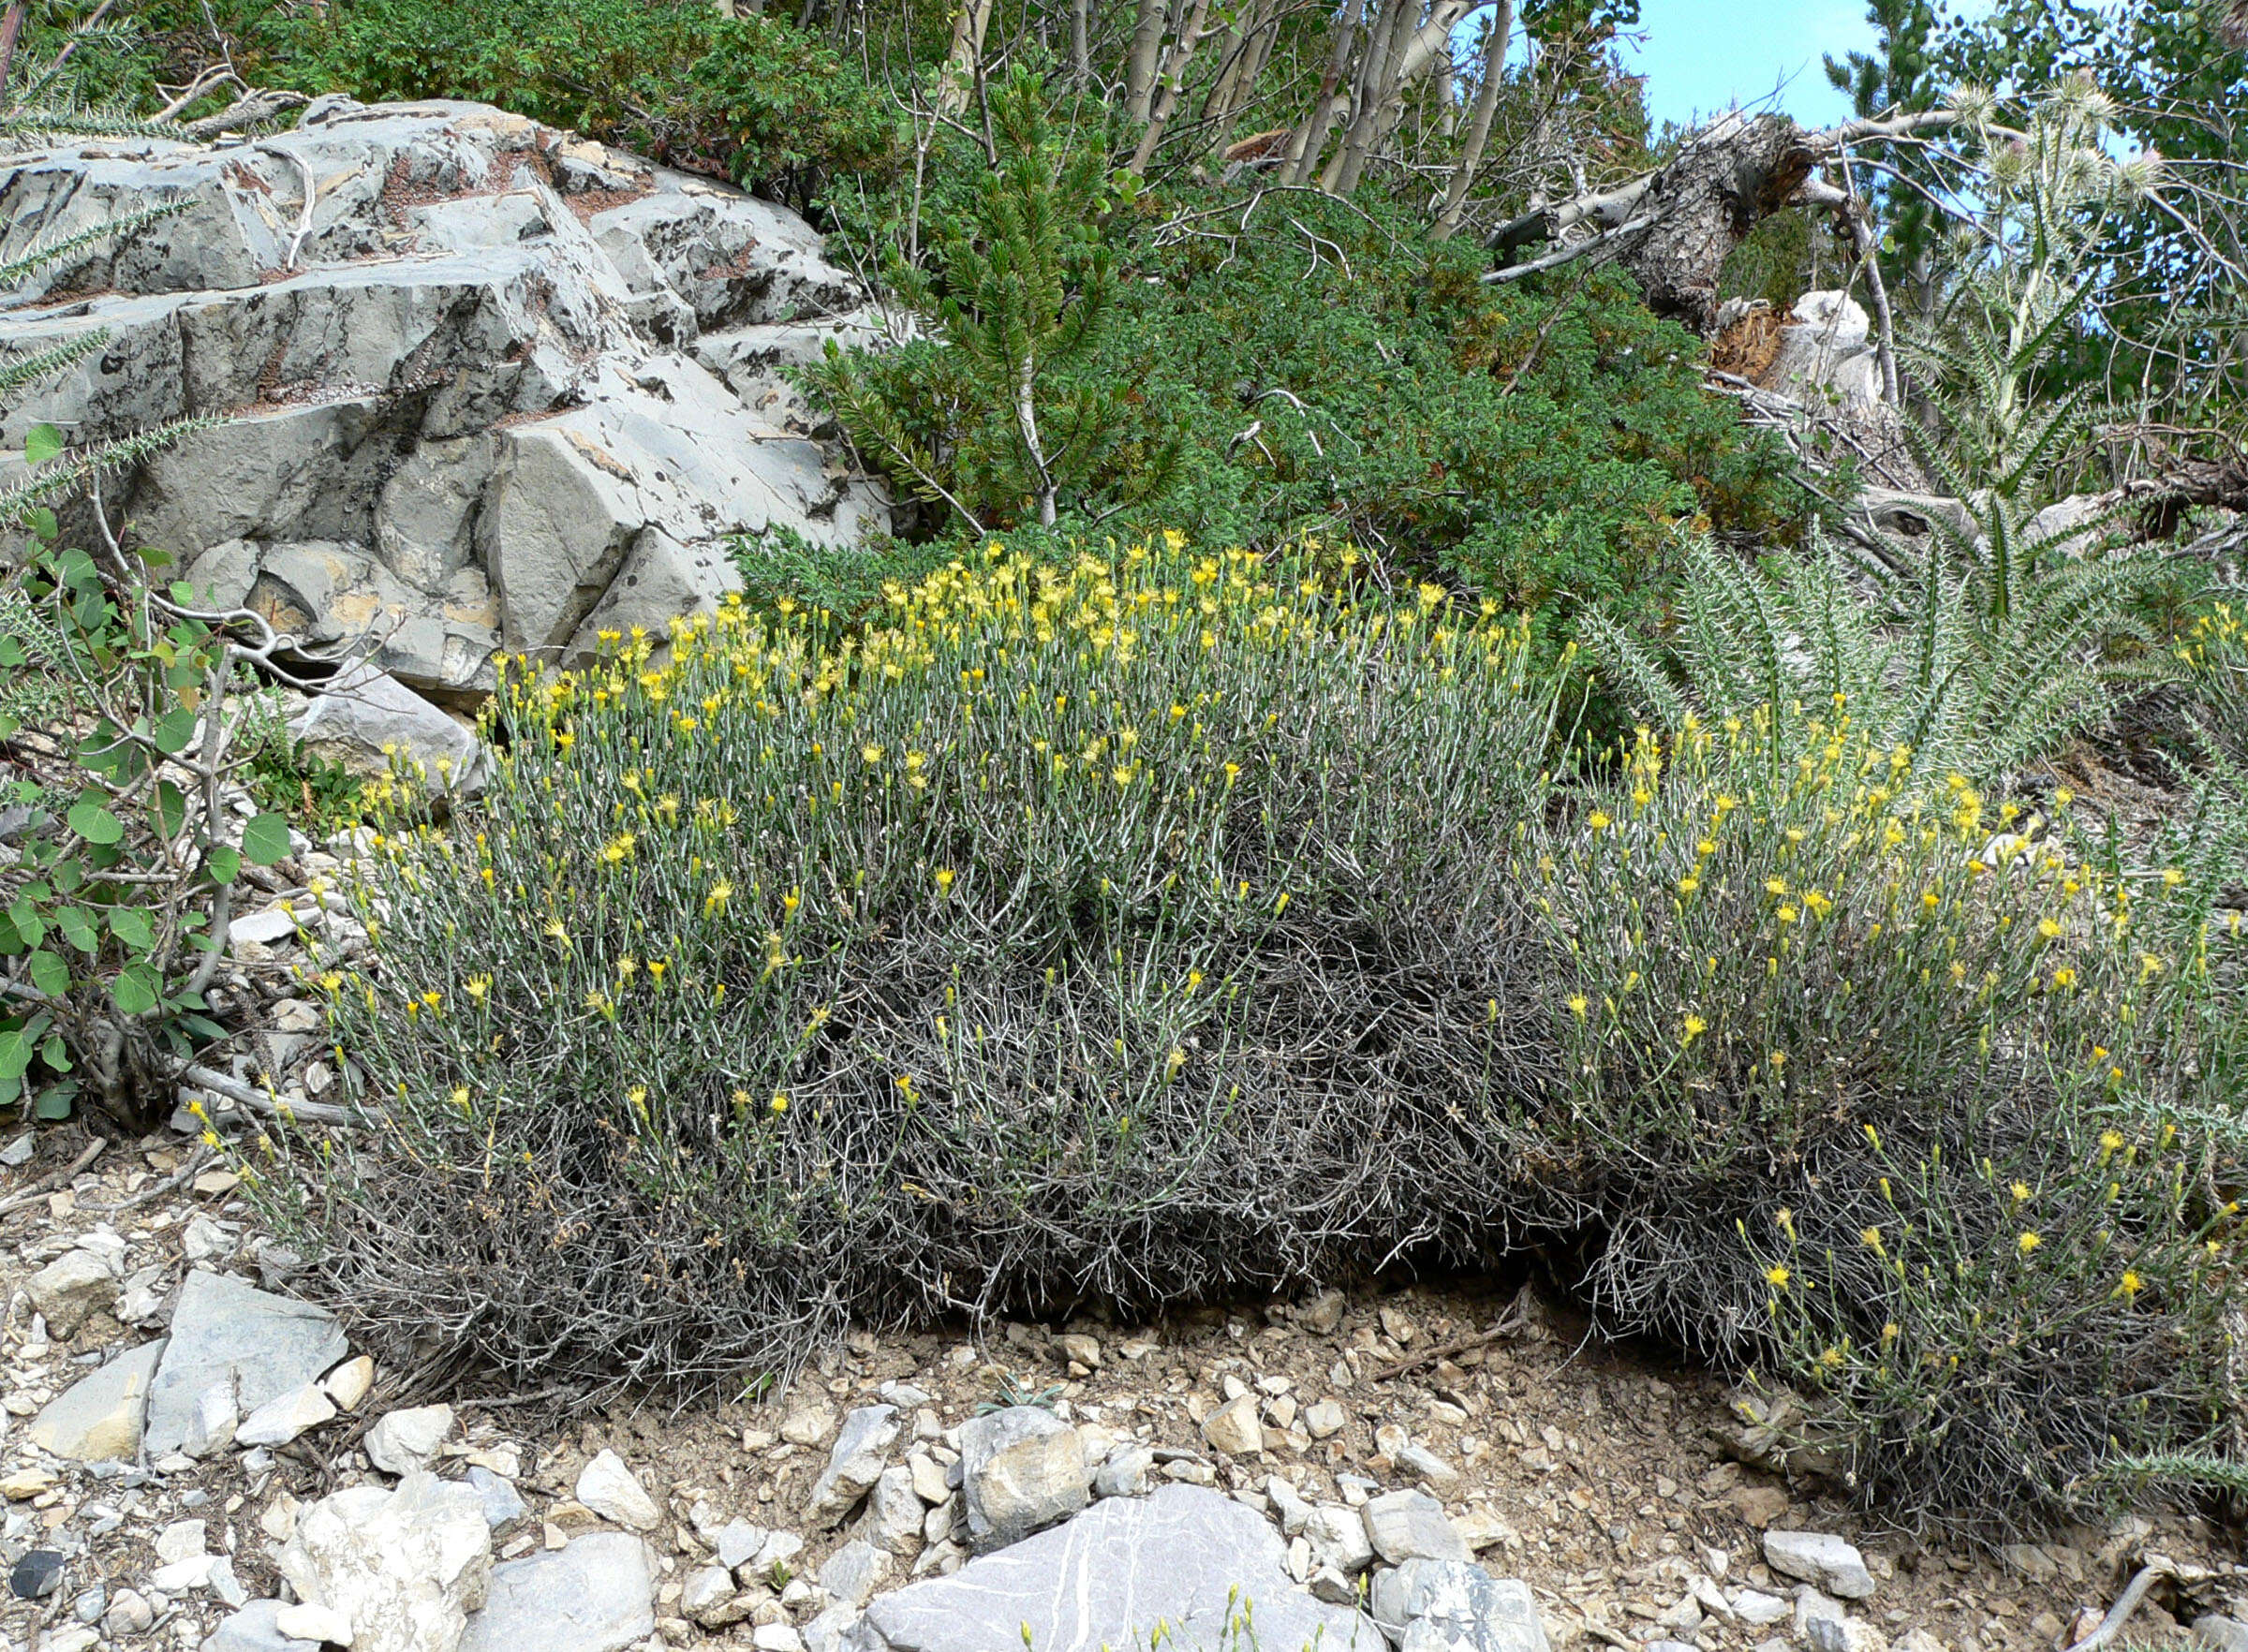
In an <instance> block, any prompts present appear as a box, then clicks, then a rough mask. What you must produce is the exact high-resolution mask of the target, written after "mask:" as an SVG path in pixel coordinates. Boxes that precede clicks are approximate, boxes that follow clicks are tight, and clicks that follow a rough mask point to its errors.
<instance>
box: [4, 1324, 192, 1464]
mask: <svg viewBox="0 0 2248 1652" xmlns="http://www.w3.org/2000/svg"><path fill="white" fill-rule="evenodd" d="M163 1357H164V1342H163V1339H162V1338H160V1337H159V1338H158V1339H157V1340H156V1341H155V1342H144V1343H142V1344H141V1345H140V1347H139V1348H135V1349H128V1350H126V1351H125V1352H124V1353H121V1354H119V1355H118V1356H117V1357H116V1358H115V1359H113V1360H111V1362H110V1363H109V1364H106V1365H104V1366H102V1367H101V1369H99V1370H98V1371H96V1372H95V1373H94V1374H93V1375H92V1376H90V1377H81V1378H80V1379H78V1380H77V1381H76V1382H74V1383H72V1384H71V1385H70V1386H69V1387H68V1388H67V1389H65V1390H64V1391H63V1392H62V1393H61V1394H58V1395H57V1396H56V1397H54V1398H53V1399H52V1400H49V1401H48V1402H47V1407H46V1409H44V1410H42V1411H40V1413H39V1414H38V1415H37V1417H35V1418H33V1419H32V1423H31V1429H30V1438H31V1442H32V1444H34V1445H36V1446H37V1447H38V1448H39V1449H40V1450H41V1451H43V1452H46V1453H50V1454H51V1455H53V1456H57V1457H67V1458H69V1459H70V1460H71V1461H73V1462H78V1463H105V1462H120V1463H129V1462H132V1461H134V1460H135V1459H136V1458H137V1457H139V1455H140V1434H141V1423H142V1420H143V1418H144V1417H145V1416H146V1414H147V1411H148V1391H149V1387H150V1384H151V1383H153V1382H154V1381H155V1374H156V1362H157V1361H158V1360H160V1359H162V1358H163Z"/></svg>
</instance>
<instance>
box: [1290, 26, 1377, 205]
mask: <svg viewBox="0 0 2248 1652" xmlns="http://www.w3.org/2000/svg"><path fill="white" fill-rule="evenodd" d="M1365 10H1366V0H1349V5H1348V6H1347V7H1345V8H1344V10H1343V14H1342V22H1339V23H1338V24H1336V26H1335V51H1334V53H1333V55H1331V56H1330V57H1329V58H1328V59H1327V72H1326V73H1325V75H1324V76H1323V77H1321V79H1320V82H1319V96H1317V97H1314V98H1313V99H1312V100H1311V108H1310V109H1309V111H1308V112H1307V113H1306V114H1305V115H1304V124H1303V125H1300V126H1298V127H1297V128H1296V129H1295V136H1294V137H1293V138H1291V139H1290V140H1288V164H1287V166H1286V167H1285V168H1283V169H1282V170H1281V173H1280V182H1281V183H1282V184H1301V183H1302V182H1303V181H1304V180H1305V179H1306V178H1308V177H1309V176H1310V174H1311V169H1312V168H1313V167H1315V166H1317V165H1318V164H1319V152H1320V149H1321V147H1322V146H1323V145H1324V144H1325V142H1326V140H1327V131H1328V128H1329V127H1331V126H1333V125H1334V124H1335V114H1336V108H1335V100H1336V98H1337V97H1338V96H1339V92H1338V88H1339V87H1340V86H1341V84H1342V71H1343V70H1344V69H1346V68H1348V67H1349V66H1350V63H1351V44H1352V41H1353V38H1354V37H1356V35H1357V33H1358V22H1359V19H1360V18H1361V17H1362V16H1363V15H1364V13H1365Z"/></svg>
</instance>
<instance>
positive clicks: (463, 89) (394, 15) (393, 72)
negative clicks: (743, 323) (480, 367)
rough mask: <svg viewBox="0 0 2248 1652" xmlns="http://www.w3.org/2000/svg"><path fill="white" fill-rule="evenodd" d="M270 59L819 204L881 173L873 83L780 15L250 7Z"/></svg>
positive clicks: (293, 72)
mask: <svg viewBox="0 0 2248 1652" xmlns="http://www.w3.org/2000/svg"><path fill="white" fill-rule="evenodd" d="M238 15H239V16H240V21H241V23H242V26H243V29H244V34H245V36H246V37H247V39H248V41H249V42H250V45H251V49H252V51H253V52H254V53H255V54H256V55H257V57H259V59H261V60H262V64H263V67H264V72H266V73H267V74H269V75H271V76H272V77H274V79H275V80H277V81H281V82H283V83H286V84H288V85H292V86H296V87H300V88H302V89H303V90H304V91H307V92H329V91H342V92H348V93H350V94H351V95H352V96H356V97H360V98H362V99H365V100H367V101H370V102H371V101H374V100H376V99H378V98H390V97H407V98H411V97H466V98H474V99H478V100H480V101H482V102H488V103H496V104H499V105H500V106H502V107H503V108H507V109H511V110H514V111H517V112H519V113H522V114H526V115H529V116H531V117H532V118H533V119H535V120H540V121H545V122H548V123H549V124H551V125H557V126H568V127H572V128H575V129H576V130H579V131H583V132H586V133H589V134H591V135H593V136H595V137H598V138H601V139H605V140H609V141H611V142H614V143H617V144H619V145H622V146H623V147H625V148H628V149H633V150H637V151H640V152H642V153H643V154H647V155H653V156H654V157H656V158H657V159H658V160H661V161H664V162H666V163H667V164H669V165H672V166H675V167H681V168H685V169H687V170H696V171H706V172H713V173H717V174H720V175H723V176H727V177H731V178H732V179H734V180H735V181H737V182H739V183H741V184H747V185H749V186H752V187H755V188H760V189H763V190H767V191H770V192H772V193H775V194H777V195H779V196H781V197H782V198H784V199H790V200H792V201H795V202H797V203H799V204H808V202H809V201H810V199H812V197H813V196H815V195H816V194H817V193H818V192H819V190H820V188H821V184H822V183H823V182H824V180H825V179H826V178H827V176H828V175H830V174H831V173H833V172H836V171H839V170H850V171H854V172H860V173H864V174H867V175H870V176H875V177H879V176H880V173H881V171H882V170H883V168H884V167H885V166H886V165H887V164H888V162H889V159H890V150H891V144H892V132H891V129H890V124H889V122H888V121H887V120H886V119H885V118H884V117H883V116H882V115H881V113H880V111H879V109H878V107H877V106H876V104H875V102H874V99H873V96H872V95H871V94H870V93H869V91H868V90H867V88H866V86H865V82H864V81H861V80H860V79H859V78H858V76H857V75H856V74H855V73H853V72H852V70H851V69H850V66H848V65H846V64H845V63H844V62H843V61H842V59H840V58H839V57H837V56H836V54H835V53H834V52H831V51H829V50H828V49H827V48H826V47H824V46H822V45H821V44H820V43H818V42H817V41H815V40H813V39H812V38H811V37H808V36H806V35H805V34H803V33H801V32H799V31H798V30H796V29H795V28H793V27H792V26H791V25H790V24H788V23H785V22H780V21H778V20H777V19H774V18H767V17H763V16H757V15H749V14H745V15H742V16H738V17H729V16H726V15H724V14H723V13H722V12H720V10H719V9H718V8H717V7H715V6H710V5H702V4H697V5H676V4H667V3H666V0H505V3H503V0H336V3H335V4H333V5H331V6H326V7H287V8H284V7H269V6H264V5H256V6H251V7H241V8H239V10H238Z"/></svg>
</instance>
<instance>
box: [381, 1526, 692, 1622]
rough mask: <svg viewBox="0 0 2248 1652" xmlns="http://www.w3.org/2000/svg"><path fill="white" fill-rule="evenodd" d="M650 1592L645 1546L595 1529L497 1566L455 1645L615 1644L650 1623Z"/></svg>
mask: <svg viewBox="0 0 2248 1652" xmlns="http://www.w3.org/2000/svg"><path fill="white" fill-rule="evenodd" d="M655 1593H656V1584H655V1577H654V1574H653V1572H652V1571H650V1569H649V1566H648V1551H647V1546H646V1545H645V1544H644V1543H643V1542H642V1541H640V1539H638V1538H636V1537H634V1536H632V1535H631V1534H630V1533H629V1532H622V1531H600V1532H594V1533H592V1534H591V1535H590V1536H586V1537H582V1538H579V1539H578V1540H577V1541H574V1542H571V1543H569V1544H567V1545H565V1546H564V1547H562V1548H559V1549H554V1550H549V1551H547V1552H545V1553H542V1554H537V1555H530V1556H525V1557H524V1558H523V1559H521V1560H505V1561H502V1562H501V1563H500V1564H499V1565H497V1566H495V1567H494V1568H493V1569H492V1581H491V1592H490V1594H489V1596H488V1597H487V1598H486V1600H485V1603H484V1609H483V1610H482V1611H481V1612H479V1613H477V1614H476V1615H474V1616H472V1617H471V1618H470V1619H469V1620H468V1632H467V1634H466V1636H464V1637H463V1639H462V1641H461V1644H460V1652H533V1648H536V1652H619V1648H621V1647H625V1646H629V1645H632V1644H633V1643H634V1642H635V1641H638V1640H641V1639H643V1638H644V1637H645V1636H646V1635H648V1634H649V1633H650V1632H651V1631H652V1630H654V1629H655V1627H656V1608H655ZM353 1652H358V1648H356V1647H355V1648H353Z"/></svg>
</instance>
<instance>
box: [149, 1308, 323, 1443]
mask: <svg viewBox="0 0 2248 1652" xmlns="http://www.w3.org/2000/svg"><path fill="white" fill-rule="evenodd" d="M346 1351H347V1350H346V1347H345V1342H344V1333H343V1328H342V1327H341V1326H339V1325H338V1324H337V1323H336V1322H335V1319H334V1316H333V1315H332V1314H329V1313H327V1312H325V1311H324V1310H322V1309H320V1308H317V1307H314V1306H312V1305H310V1304H308V1303H302V1302H294V1301H291V1300H290V1299H288V1297H283V1296H274V1295H270V1294H268V1293H267V1292H265V1291H259V1289H257V1288H256V1287H255V1286H253V1285H249V1284H246V1283H244V1281H243V1280H240V1279H237V1278H235V1277H233V1276H231V1275H227V1274H212V1273H206V1272H203V1271H202V1270H200V1269H198V1270H196V1271H194V1272H191V1273H190V1274H189V1275H188V1276H187V1279H186V1283H185V1284H184V1285H182V1286H181V1287H180V1295H179V1302H178V1304H177V1305H175V1307H174V1308H173V1310H172V1316H171V1337H170V1341H169V1342H168V1343H167V1344H166V1345H165V1348H164V1353H163V1356H162V1358H161V1359H160V1360H159V1361H158V1362H157V1364H156V1374H155V1380H154V1381H153V1382H152V1384H151V1385H150V1389H149V1401H148V1428H147V1433H146V1437H145V1438H144V1439H143V1441H142V1443H143V1445H144V1446H145V1448H146V1450H147V1453H148V1454H149V1455H150V1456H151V1457H160V1456H162V1455H163V1454H164V1453H167V1452H176V1451H180V1450H182V1449H184V1448H185V1447H186V1446H188V1445H190V1444H191V1443H192V1444H199V1445H211V1444H214V1443H221V1442H219V1440H218V1436H219V1435H220V1433H221V1432H222V1429H221V1427H220V1420H221V1418H222V1417H223V1419H224V1428H223V1432H224V1434H225V1435H226V1437H227V1438H232V1430H233V1420H234V1419H235V1418H238V1417H239V1416H240V1415H241V1414H242V1413H243V1412H244V1411H255V1410H257V1409H258V1408H259V1407H260V1406H263V1405H266V1404H269V1403H270V1402H272V1401H274V1400H276V1399H279V1398H281V1397H282V1396H283V1395H284V1394H291V1393H294V1392H295V1391H296V1390H297V1389H298V1388H301V1387H302V1386H303V1385H304V1384H305V1383H307V1382H310V1381H312V1380H314V1379H316V1378H318V1376H319V1375H320V1374H321V1373H322V1372H323V1371H326V1370H327V1369H329V1367H331V1366H332V1365H333V1364H336V1362H337V1361H339V1360H341V1359H342V1358H343V1357H344V1354H345V1352H346Z"/></svg>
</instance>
